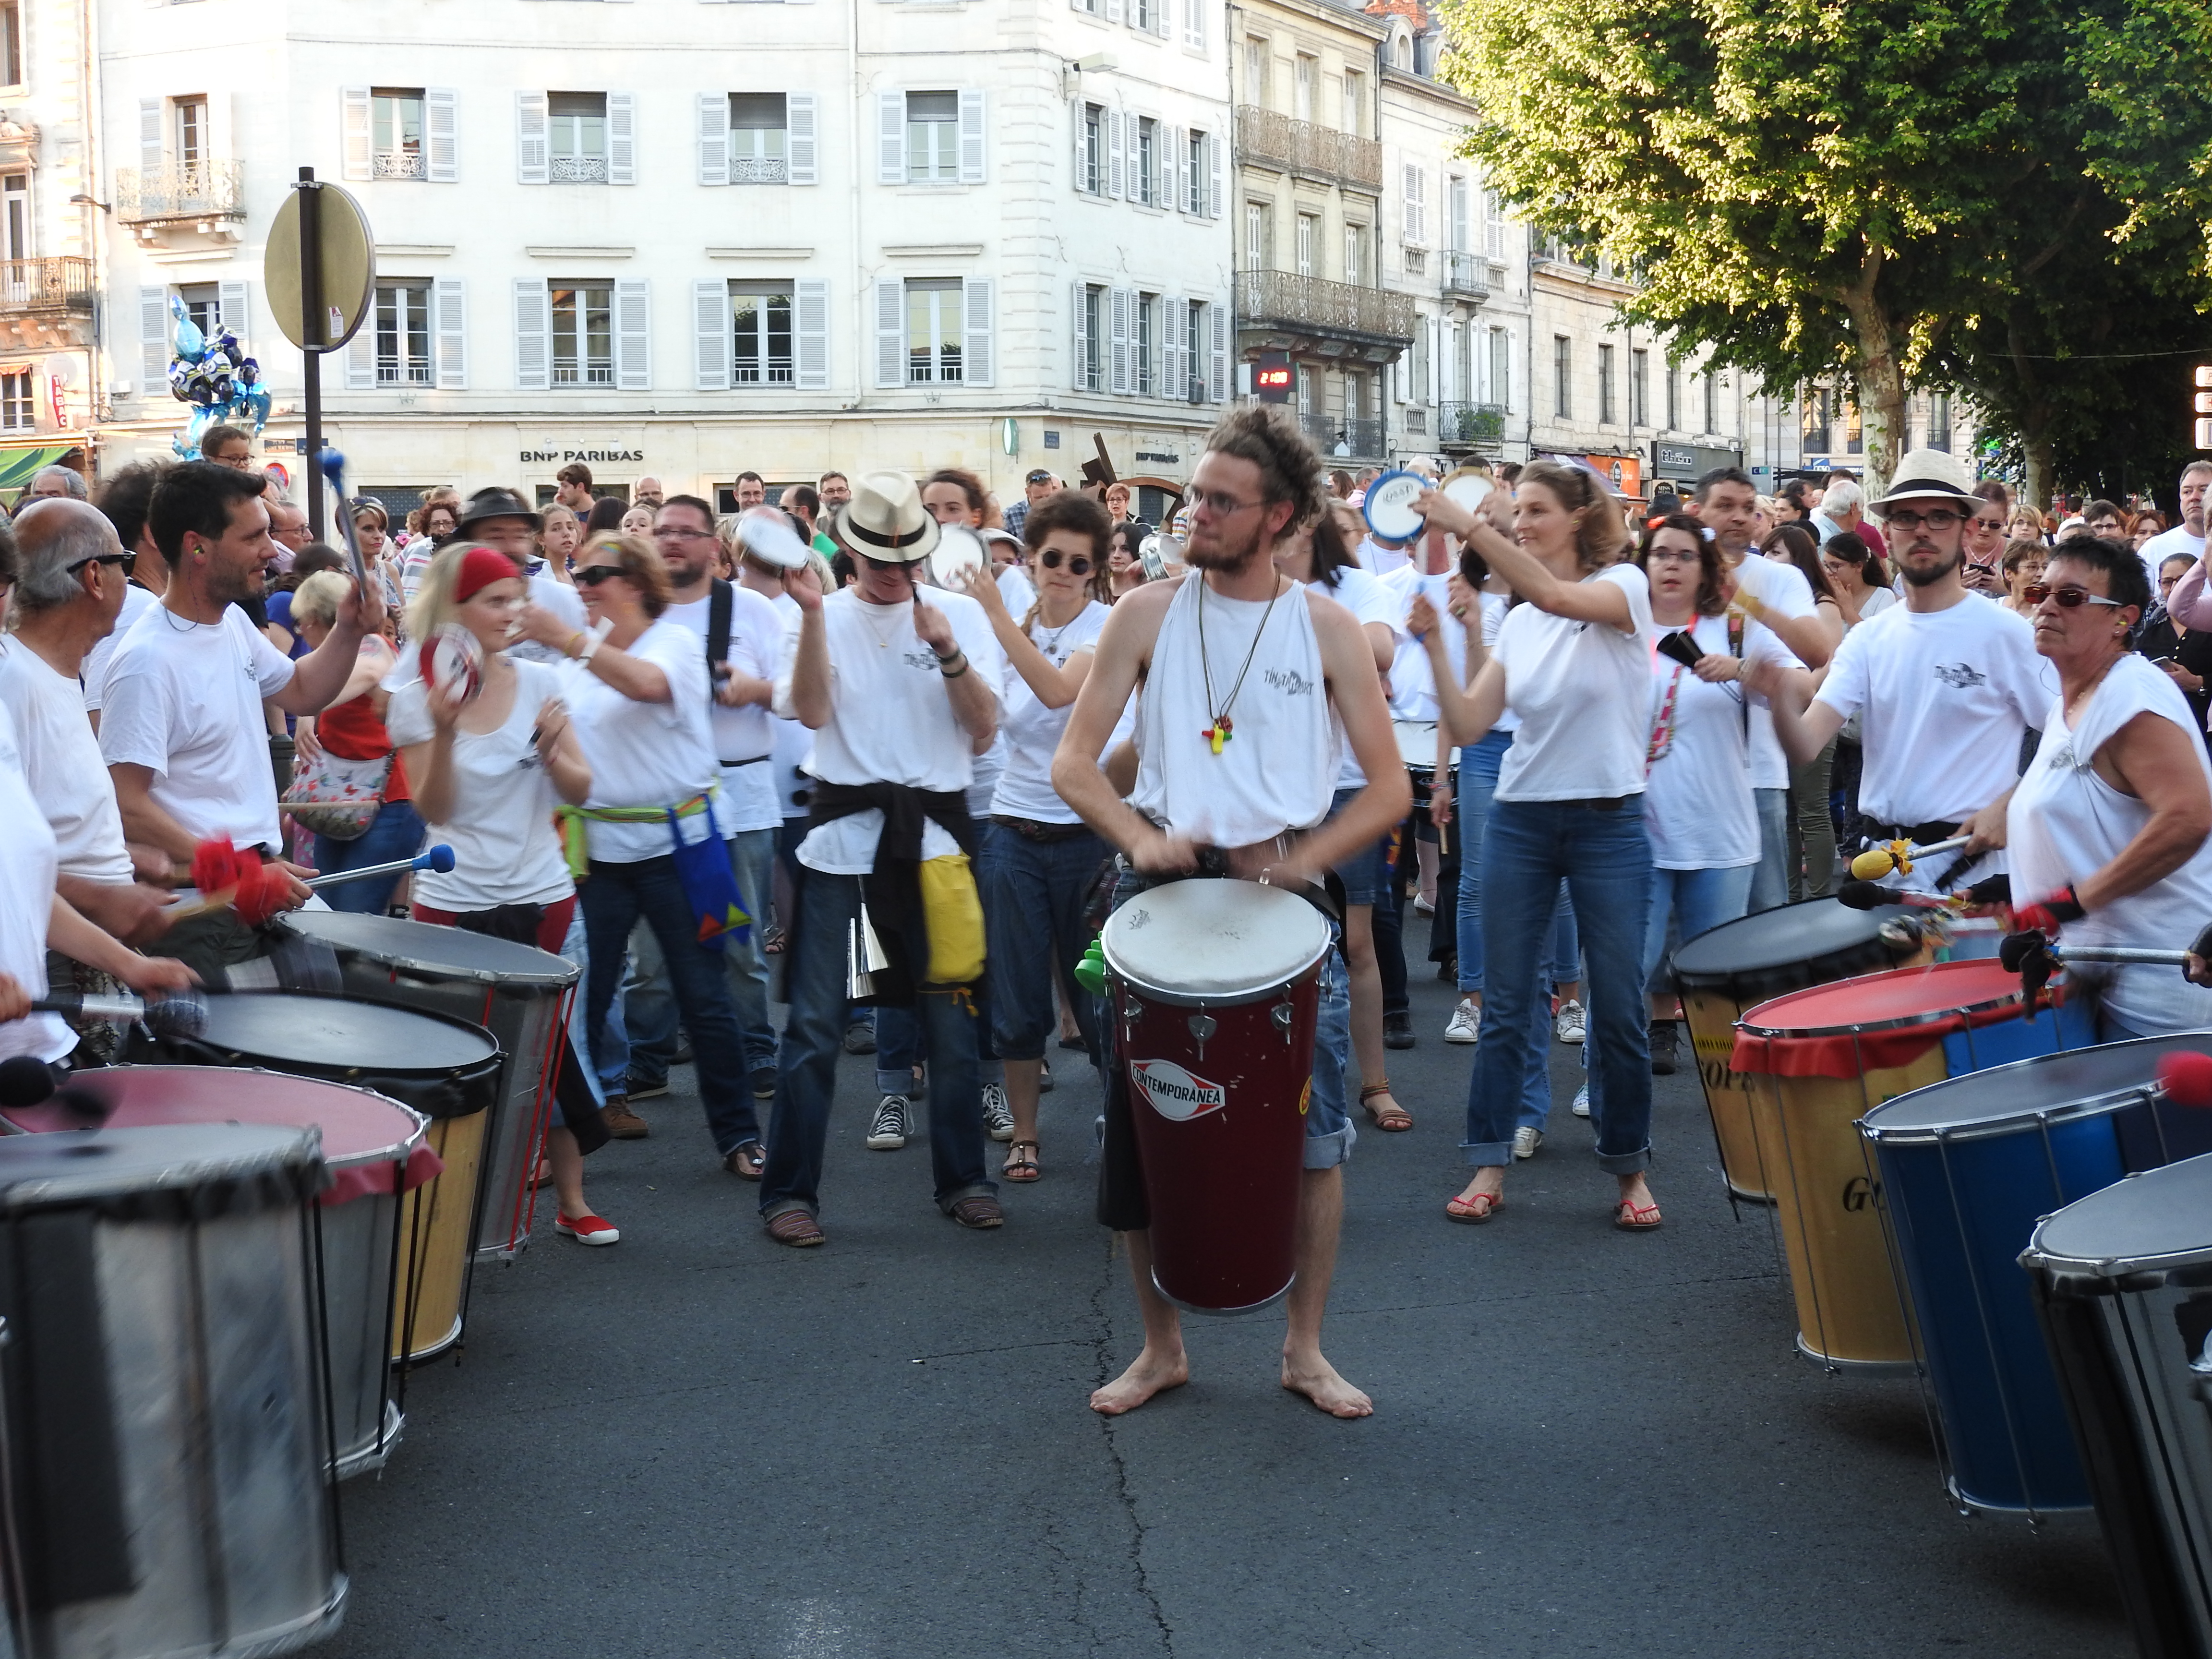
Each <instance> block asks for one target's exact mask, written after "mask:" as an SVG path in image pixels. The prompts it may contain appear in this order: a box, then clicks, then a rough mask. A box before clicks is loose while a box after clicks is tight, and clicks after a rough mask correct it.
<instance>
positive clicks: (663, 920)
mask: <svg viewBox="0 0 2212 1659" xmlns="http://www.w3.org/2000/svg"><path fill="white" fill-rule="evenodd" d="M577 894H578V897H579V898H580V901H581V902H580V908H581V909H582V910H583V913H584V927H585V939H586V944H587V945H588V948H589V950H590V951H591V976H590V979H589V980H588V981H587V986H588V989H587V991H586V1004H587V1008H586V1026H587V1028H588V1029H589V1030H590V1031H591V1033H592V1052H593V1054H595V1055H598V1054H599V1053H600V1049H601V1045H600V1041H599V1038H600V1033H601V1030H602V1028H603V1027H604V1026H605V1024H606V1021H607V1013H608V1010H609V1009H611V1007H612V1006H614V1000H615V988H616V986H617V983H618V982H619V981H620V980H621V978H622V974H623V958H624V957H626V956H627V955H628V952H629V934H630V929H631V928H632V927H635V926H636V924H637V923H638V921H640V920H641V919H642V920H643V921H645V923H646V925H647V927H651V928H652V929H653V937H654V939H656V940H658V941H659V945H660V956H661V960H662V962H663V963H665V964H666V966H667V969H668V980H669V985H670V987H671V989H672V990H673V991H674V992H675V994H676V1006H677V1008H678V1011H679V1012H681V1013H682V1015H683V1017H684V1029H685V1030H688V1031H690V1033H691V1050H692V1054H693V1055H694V1056H695V1057H696V1060H697V1061H698V1066H699V1098H700V1101H701V1102H702V1103H703V1104H704V1105H705V1107H706V1109H707V1127H708V1129H709V1130H711V1131H712V1132H713V1133H714V1150H715V1151H716V1152H720V1154H721V1155H722V1156H723V1157H725V1158H726V1157H728V1156H729V1155H730V1154H731V1153H732V1152H735V1151H736V1150H737V1149H738V1147H740V1146H744V1144H745V1143H746V1142H747V1141H750V1140H758V1139H760V1121H759V1119H758V1118H757V1117H756V1116H755V1115H754V1114H753V1097H752V1091H751V1090H750V1088H748V1087H747V1086H746V1082H745V1052H744V1039H743V1038H742V1037H741V1036H739V1035H738V1017H737V1013H736V1012H735V1011H734V1010H733V1009H732V1007H731V1006H730V992H729V987H727V986H726V984H724V983H723V980H722V953H721V952H720V951H710V950H708V948H707V947H706V946H705V945H702V944H700V943H699V940H698V927H699V922H698V918H697V917H696V916H695V915H693V914H692V911H691V902H690V900H689V899H688V898H686V897H685V896H684V884H683V882H682V881H681V880H680V879H679V878H678V876H677V873H676V860H674V859H672V858H667V857H662V858H657V859H641V860H638V861H637V862H636V863H635V864H608V863H605V862H604V861H602V860H599V859H593V860H592V872H591V874H590V875H589V876H588V877H587V878H586V879H585V880H584V881H583V883H582V884H580V886H579V888H578V889H577ZM839 971H841V972H842V963H841V964H840V969H839ZM603 1064H604V1063H603ZM600 1075H601V1077H602V1078H605V1076H606V1073H605V1070H604V1069H602V1071H601V1073H600Z"/></svg>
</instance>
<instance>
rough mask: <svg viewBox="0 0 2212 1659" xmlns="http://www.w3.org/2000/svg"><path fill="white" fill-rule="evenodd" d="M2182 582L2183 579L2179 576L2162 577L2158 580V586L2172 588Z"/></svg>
mask: <svg viewBox="0 0 2212 1659" xmlns="http://www.w3.org/2000/svg"><path fill="white" fill-rule="evenodd" d="M2180 580H2181V578H2180V577H2179V576H2160V578H2159V579H2158V585H2159V586H2160V587H2172V586H2175V585H2176V584H2177V583H2179V581H2180Z"/></svg>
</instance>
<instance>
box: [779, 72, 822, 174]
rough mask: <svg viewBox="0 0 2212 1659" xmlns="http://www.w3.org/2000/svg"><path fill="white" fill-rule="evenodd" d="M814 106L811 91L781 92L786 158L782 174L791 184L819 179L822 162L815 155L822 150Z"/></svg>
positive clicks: (818, 123)
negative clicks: (786, 162) (785, 167)
mask: <svg viewBox="0 0 2212 1659" xmlns="http://www.w3.org/2000/svg"><path fill="white" fill-rule="evenodd" d="M783 119H784V124H785V130H786V137H785V142H784V153H785V155H786V156H787V158H788V164H787V171H786V175H785V176H786V177H787V178H788V179H790V180H791V182H792V183H793V184H794V185H812V184H818V183H820V182H821V163H820V161H818V159H817V158H818V157H819V156H820V155H821V153H822V143H821V139H820V137H819V136H818V135H819V132H820V130H821V125H820V119H819V117H818V116H817V105H816V102H815V99H814V94H812V93H811V92H787V93H786V94H784V95H783Z"/></svg>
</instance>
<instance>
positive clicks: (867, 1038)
mask: <svg viewBox="0 0 2212 1659" xmlns="http://www.w3.org/2000/svg"><path fill="white" fill-rule="evenodd" d="M845 1052H846V1053H847V1054H873V1053H875V1052H876V1028H875V1027H874V1026H872V1025H871V1024H868V1023H867V1021H866V1020H864V1019H856V1020H854V1022H853V1023H852V1024H850V1025H848V1026H847V1027H846V1028H845Z"/></svg>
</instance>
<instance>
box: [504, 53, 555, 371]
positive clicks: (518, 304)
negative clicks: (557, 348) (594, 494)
mask: <svg viewBox="0 0 2212 1659" xmlns="http://www.w3.org/2000/svg"><path fill="white" fill-rule="evenodd" d="M539 95H540V96H541V97H542V96H543V94H539ZM552 356H553V307H552V301H551V300H550V297H549V296H548V295H547V294H546V292H545V281H544V278H543V277H532V276H525V277H519V278H517V279H516V282H515V284H514V384H515V386H517V388H518V389H520V390H521V391H524V392H544V391H545V390H547V389H548V388H549V387H550V386H551V385H552V383H553V372H552V371H553V363H552Z"/></svg>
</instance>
